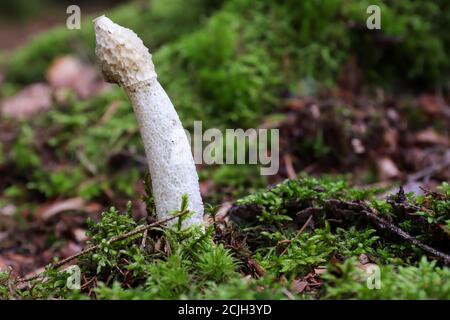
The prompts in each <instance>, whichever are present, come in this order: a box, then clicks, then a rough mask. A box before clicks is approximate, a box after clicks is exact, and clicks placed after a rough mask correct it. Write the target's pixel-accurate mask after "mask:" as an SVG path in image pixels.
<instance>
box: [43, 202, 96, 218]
mask: <svg viewBox="0 0 450 320" xmlns="http://www.w3.org/2000/svg"><path fill="white" fill-rule="evenodd" d="M99 208H101V207H100V206H99V205H98V204H96V203H91V204H89V205H87V204H86V203H85V202H84V200H83V199H81V198H71V199H66V200H61V201H56V202H53V203H48V204H44V205H43V206H42V207H40V208H39V209H38V210H37V212H36V216H37V218H38V219H41V220H44V221H45V220H48V219H50V218H52V217H54V216H55V215H57V214H59V213H62V212H65V211H83V212H90V213H93V212H96V211H98V209H99Z"/></svg>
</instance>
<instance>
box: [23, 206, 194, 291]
mask: <svg viewBox="0 0 450 320" xmlns="http://www.w3.org/2000/svg"><path fill="white" fill-rule="evenodd" d="M188 212H189V211H188V210H183V211H181V212H180V213H178V214H176V215H173V216H171V217H168V218H165V219H161V220H159V221H156V222H153V223H151V224H147V225H144V226H140V227H138V228H136V229H134V230H131V231H129V232H125V233H123V234H120V235H118V236H115V237H112V238H111V239H109V240H108V242H107V243H108V244H111V243H114V242H117V241H121V240H124V239H127V238H129V237H132V236H134V235H137V234H139V233H144V232H146V231H148V230H149V229H152V228H154V227H157V226H159V225H162V224H164V223H166V222H168V221H171V220H174V219H176V218H179V217H181V216H184V215H185V214H187V213H188ZM99 248H100V245H98V244H96V245H93V246H90V247H88V248H86V249H84V250H83V251H80V252H78V253H76V254H74V255H71V256H70V257H67V258H65V259H63V260H60V261H58V262H55V263H53V264H51V268H52V269H58V268H59V267H61V266H63V265H65V264H66V263H68V262H70V261H72V260H74V259H76V258H78V257H81V256H82V255H85V254H86V253H89V252H92V251H95V250H97V249H99ZM42 275H43V272H40V273H38V274H35V275H32V276H29V277H25V278H20V279H18V280H17V282H28V281H31V280H35V279H38V278H40V277H41V276H42Z"/></svg>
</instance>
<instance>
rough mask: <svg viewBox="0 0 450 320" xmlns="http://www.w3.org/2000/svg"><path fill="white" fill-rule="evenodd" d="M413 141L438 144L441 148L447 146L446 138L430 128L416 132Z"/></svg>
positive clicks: (447, 140)
mask: <svg viewBox="0 0 450 320" xmlns="http://www.w3.org/2000/svg"><path fill="white" fill-rule="evenodd" d="M415 141H416V142H417V143H423V144H438V145H443V146H448V145H449V139H448V137H445V136H443V135H440V134H439V133H437V132H436V131H435V130H434V129H432V128H428V129H425V130H422V131H419V132H417V133H416V135H415Z"/></svg>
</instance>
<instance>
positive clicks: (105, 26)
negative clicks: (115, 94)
mask: <svg viewBox="0 0 450 320" xmlns="http://www.w3.org/2000/svg"><path fill="white" fill-rule="evenodd" d="M94 26H95V41H96V47H95V53H96V55H97V57H98V59H99V62H100V65H101V67H102V72H103V75H104V76H105V78H106V80H107V81H108V82H112V83H117V84H119V85H121V86H122V87H129V86H132V85H135V84H137V83H139V82H142V81H148V80H150V79H153V78H156V72H155V67H154V66H153V61H152V56H151V54H150V53H149V52H148V49H147V48H146V47H145V46H144V44H143V43H142V40H141V39H140V38H139V37H138V36H137V35H136V33H134V32H133V31H132V30H130V29H127V28H124V27H122V26H119V25H118V24H116V23H114V22H112V21H111V20H110V19H108V18H107V17H105V16H101V17H98V18H97V19H95V20H94Z"/></svg>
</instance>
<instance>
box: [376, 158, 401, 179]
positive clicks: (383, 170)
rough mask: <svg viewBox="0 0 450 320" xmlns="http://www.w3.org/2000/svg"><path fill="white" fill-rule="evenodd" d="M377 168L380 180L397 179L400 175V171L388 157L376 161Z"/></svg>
mask: <svg viewBox="0 0 450 320" xmlns="http://www.w3.org/2000/svg"><path fill="white" fill-rule="evenodd" d="M377 166H378V173H379V175H380V179H381V180H386V179H392V178H397V177H398V176H399V175H400V171H399V170H398V168H397V166H396V165H395V163H394V161H392V159H390V158H388V157H382V158H380V159H378V160H377Z"/></svg>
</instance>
